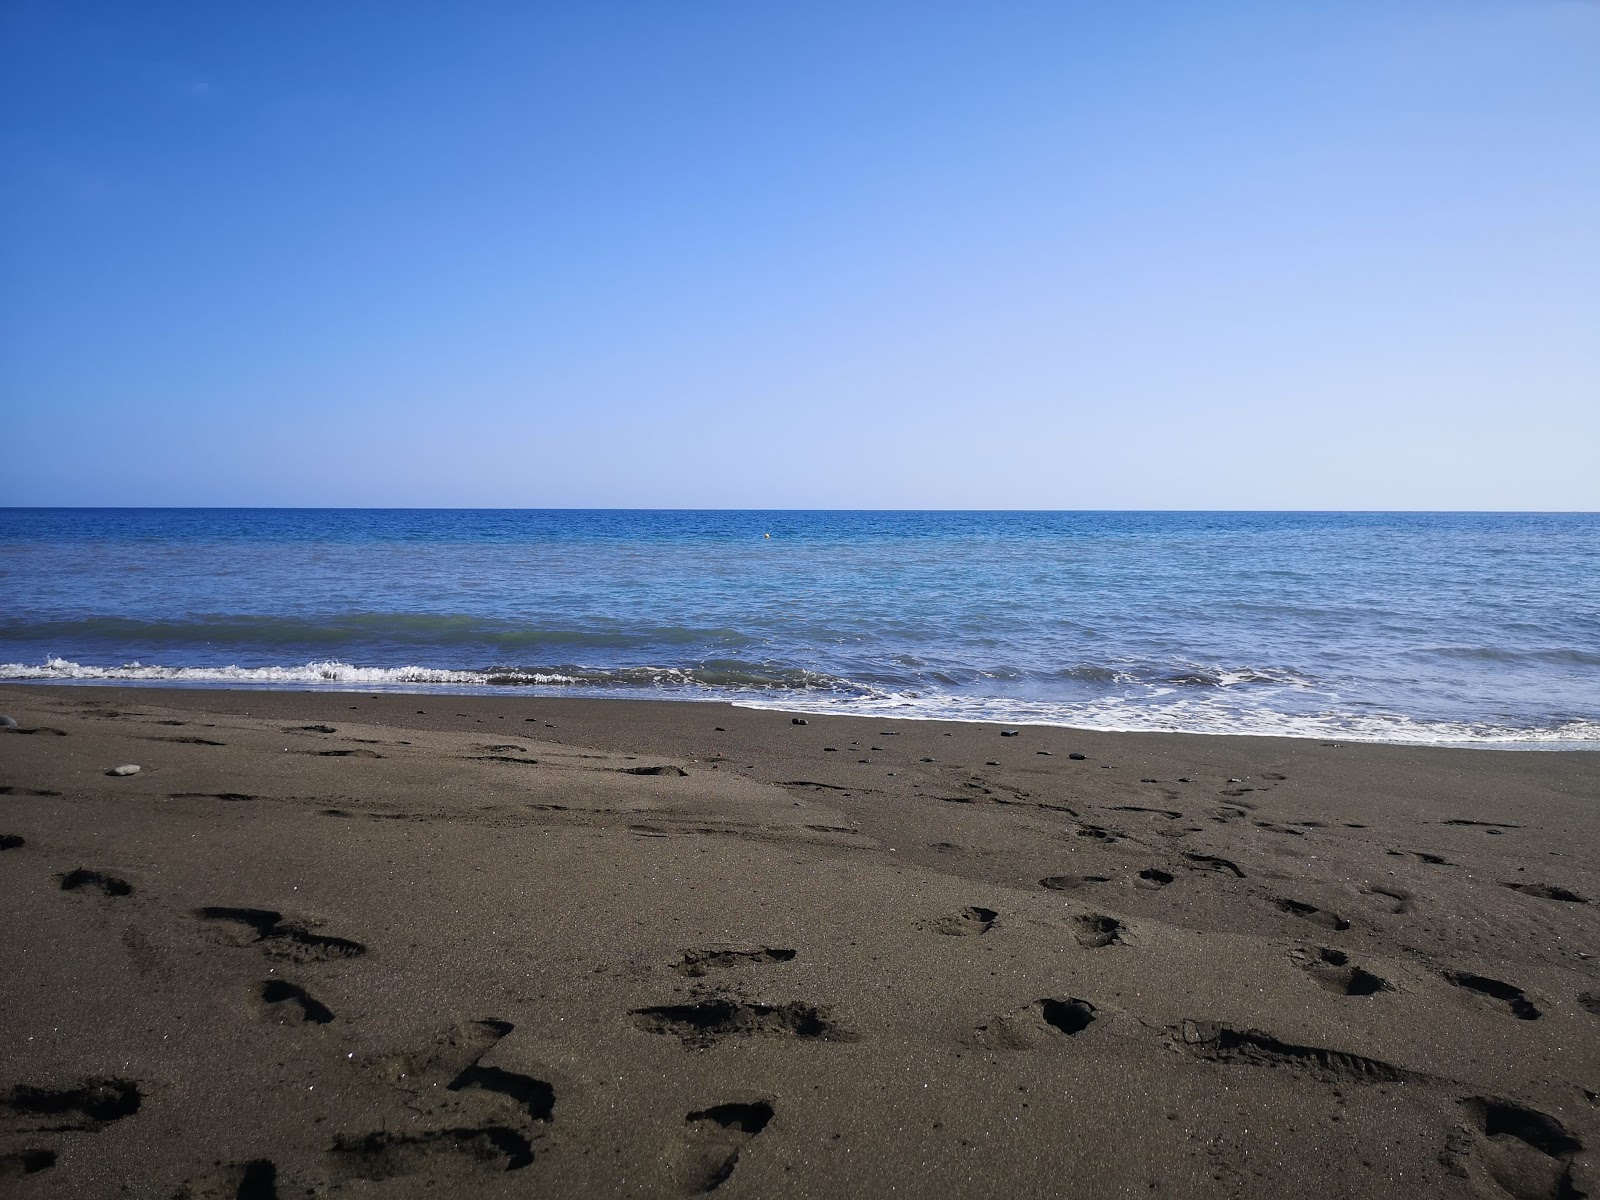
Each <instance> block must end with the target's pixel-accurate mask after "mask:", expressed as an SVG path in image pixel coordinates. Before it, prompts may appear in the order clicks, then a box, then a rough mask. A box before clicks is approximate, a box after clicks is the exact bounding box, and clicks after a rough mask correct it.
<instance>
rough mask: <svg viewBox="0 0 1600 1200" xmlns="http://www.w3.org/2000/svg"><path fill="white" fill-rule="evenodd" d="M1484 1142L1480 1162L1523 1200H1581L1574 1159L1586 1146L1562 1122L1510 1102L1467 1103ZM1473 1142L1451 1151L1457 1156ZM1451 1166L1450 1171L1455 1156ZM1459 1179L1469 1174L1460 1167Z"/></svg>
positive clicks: (1478, 1100) (1457, 1170)
mask: <svg viewBox="0 0 1600 1200" xmlns="http://www.w3.org/2000/svg"><path fill="white" fill-rule="evenodd" d="M1462 1106H1463V1107H1464V1108H1465V1109H1466V1111H1467V1114H1468V1116H1469V1117H1470V1118H1471V1121H1472V1124H1473V1126H1474V1127H1475V1129H1476V1131H1477V1133H1478V1134H1479V1135H1481V1137H1482V1144H1481V1147H1480V1149H1479V1157H1480V1159H1481V1161H1482V1162H1483V1165H1484V1167H1485V1169H1486V1170H1487V1171H1488V1173H1489V1175H1490V1177H1491V1178H1493V1179H1494V1181H1495V1182H1496V1183H1498V1184H1499V1185H1500V1186H1501V1187H1502V1188H1504V1189H1505V1190H1506V1191H1507V1192H1509V1193H1511V1195H1513V1196H1516V1197H1518V1198H1519V1200H1577V1198H1578V1197H1580V1196H1582V1195H1583V1194H1584V1193H1582V1192H1580V1191H1578V1189H1577V1187H1576V1186H1575V1185H1574V1183H1573V1179H1572V1160H1573V1159H1574V1158H1575V1157H1577V1155H1578V1154H1579V1153H1581V1152H1582V1150H1583V1143H1582V1142H1580V1141H1579V1140H1578V1139H1577V1138H1575V1137H1573V1136H1572V1134H1570V1133H1568V1132H1567V1130H1566V1128H1565V1127H1564V1126H1563V1125H1562V1124H1561V1122H1560V1121H1558V1120H1556V1119H1555V1118H1554V1117H1551V1116H1547V1115H1546V1114H1544V1113H1542V1112H1539V1111H1538V1110H1537V1109H1532V1108H1524V1107H1523V1106H1521V1105H1519V1104H1512V1103H1510V1102H1508V1101H1505V1100H1494V1099H1488V1098H1485V1097H1474V1098H1472V1099H1469V1100H1465V1101H1463V1102H1462ZM1469 1145H1470V1143H1467V1144H1464V1145H1463V1144H1457V1145H1456V1146H1453V1147H1451V1148H1450V1150H1453V1151H1454V1152H1455V1154H1454V1157H1456V1158H1457V1159H1458V1160H1459V1157H1460V1156H1461V1155H1462V1154H1464V1153H1465V1151H1466V1150H1467V1148H1468V1146H1469ZM1445 1161H1446V1165H1447V1166H1450V1165H1451V1164H1450V1151H1447V1157H1446V1160H1445ZM1452 1169H1453V1170H1454V1172H1455V1173H1456V1174H1465V1173H1466V1172H1465V1170H1464V1169H1463V1168H1461V1167H1460V1166H1454V1167H1452Z"/></svg>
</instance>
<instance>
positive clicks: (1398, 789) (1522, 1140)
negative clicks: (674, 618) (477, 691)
mask: <svg viewBox="0 0 1600 1200" xmlns="http://www.w3.org/2000/svg"><path fill="white" fill-rule="evenodd" d="M419 709H420V710H424V711H422V712H419V711H418V710H419ZM0 711H3V712H9V713H10V714H12V715H13V716H15V717H16V718H17V719H18V721H19V722H20V725H21V730H0V845H3V846H4V849H3V850H0V893H3V897H4V909H3V911H4V920H5V924H4V930H3V935H0V1193H4V1194H6V1195H13V1194H14V1195H17V1196H21V1197H46V1196H72V1197H110V1196H118V1195H133V1196H153V1197H174V1196H188V1197H245V1198H247V1200H260V1198H262V1197H271V1196H278V1197H284V1198H287V1197H297V1196H307V1195H348V1196H366V1195H374V1196H379V1195H381V1196H421V1195H430V1196H439V1195H462V1196H502V1195H504V1196H523V1195H526V1196H583V1195H588V1196H592V1195H639V1196H656V1195H660V1196H672V1195H695V1194H699V1193H702V1192H705V1191H708V1190H713V1189H714V1190H715V1191H716V1192H717V1194H718V1195H719V1196H727V1197H736V1196H778V1195H807V1196H861V1197H866V1196H879V1195H888V1194H895V1195H910V1196H1073V1197H1095V1196H1252V1197H1281V1196H1301V1195H1315V1196H1318V1197H1332V1196H1348V1197H1382V1196H1403V1197H1407V1198H1415V1197H1418V1196H1481V1197H1504V1196H1513V1197H1523V1198H1527V1197H1535V1198H1543V1197H1577V1196H1580V1195H1583V1194H1585V1193H1588V1194H1590V1195H1592V1196H1600V1166H1597V1149H1600V1096H1597V1093H1600V959H1596V958H1595V957H1593V956H1594V955H1595V954H1597V953H1600V903H1597V902H1596V901H1597V900H1600V870H1597V867H1596V862H1597V860H1596V843H1597V840H1600V839H1597V833H1600V755H1595V754H1578V753H1567V754H1538V753H1506V752H1494V751H1469V750H1436V749H1411V748H1399V747H1388V746H1362V745H1339V746H1333V745H1328V744H1324V743H1319V742H1310V741H1298V740H1287V739H1270V738H1221V737H1187V736H1178V735H1146V734H1104V733H1084V732H1077V731H1071V730H1063V729H1043V728H1031V727H1028V728H1023V729H1022V731H1021V733H1020V735H1019V736H1017V737H1008V738H1002V737H1001V736H1000V727H999V726H995V725H958V724H942V723H930V722H903V721H895V720H890V719H883V720H879V719H859V718H848V719H847V718H830V717H809V718H808V719H807V720H808V723H807V724H805V725H794V724H792V723H791V721H790V718H789V716H788V715H787V714H781V713H771V712H756V711H749V710H742V709H734V708H730V707H727V706H724V705H716V704H665V703H649V702H632V701H575V700H551V699H544V698H540V697H537V696H533V697H530V696H528V695H527V694H525V693H518V694H514V695H506V696H503V697H501V696H494V697H457V696H437V695H433V696H406V695H385V696H383V697H381V698H371V697H369V696H367V695H364V694H332V693H315V694H309V693H292V692H220V691H157V690H147V689H109V688H108V689H84V688H24V687H10V688H4V689H0ZM718 726H721V727H722V730H720V731H719V730H718V728H717V727H718ZM306 727H325V728H306ZM28 730H33V731H34V732H31V733H29V732H26V731H28ZM56 731H59V732H56ZM1040 751H1048V752H1049V753H1048V755H1046V754H1042V753H1040ZM1072 753H1079V754H1082V755H1084V756H1085V757H1084V758H1082V759H1074V758H1070V757H1068V756H1069V754H1072ZM123 763H137V764H139V765H140V766H142V768H143V770H141V771H140V772H139V773H138V774H136V775H132V776H128V777H125V778H113V777H110V776H108V775H106V774H105V772H106V771H107V770H108V769H109V768H111V767H115V766H117V765H119V764H123ZM662 768H664V770H662ZM1180 779H1187V780H1188V782H1179V780H1180Z"/></svg>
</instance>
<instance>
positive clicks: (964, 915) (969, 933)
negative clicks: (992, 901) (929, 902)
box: [920, 906, 1000, 937]
mask: <svg viewBox="0 0 1600 1200" xmlns="http://www.w3.org/2000/svg"><path fill="white" fill-rule="evenodd" d="M999 916H1000V914H999V913H997V912H996V911H995V910H994V909H992V908H979V907H977V906H973V907H972V908H963V909H962V910H961V911H960V912H958V913H951V914H950V915H949V916H947V917H940V918H939V919H938V920H936V921H924V922H922V923H921V925H920V928H922V929H931V930H932V931H933V932H934V933H942V934H946V935H947V936H950V937H973V936H976V935H978V934H984V933H988V932H989V930H991V929H993V928H994V923H995V921H996V920H997V919H998V918H999Z"/></svg>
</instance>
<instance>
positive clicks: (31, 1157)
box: [0, 1150, 56, 1182]
mask: <svg viewBox="0 0 1600 1200" xmlns="http://www.w3.org/2000/svg"><path fill="white" fill-rule="evenodd" d="M55 1165H56V1152H55V1151H54V1150H16V1151H13V1152H12V1153H10V1154H0V1182H4V1181H6V1180H8V1179H21V1178H22V1177H23V1176H25V1175H37V1174H38V1173H39V1172H40V1171H48V1170H49V1169H50V1168H51V1167H53V1166H55Z"/></svg>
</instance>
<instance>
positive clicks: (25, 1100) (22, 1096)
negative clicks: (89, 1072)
mask: <svg viewBox="0 0 1600 1200" xmlns="http://www.w3.org/2000/svg"><path fill="white" fill-rule="evenodd" d="M143 1101H144V1094H143V1093H142V1092H141V1091H140V1090H139V1085H138V1084H137V1083H134V1082H133V1081H132V1080H131V1079H115V1078H94V1079H85V1080H83V1081H82V1082H81V1083H79V1084H78V1085H77V1086H75V1087H36V1086H33V1085H31V1084H19V1085H17V1086H16V1087H14V1088H12V1089H11V1091H10V1092H8V1093H6V1094H5V1095H4V1096H3V1097H0V1108H5V1109H8V1110H10V1112H11V1114H12V1118H13V1120H18V1119H20V1120H21V1121H28V1120H29V1119H30V1118H32V1119H44V1120H46V1121H47V1127H48V1128H49V1129H50V1130H52V1131H93V1130H99V1129H104V1128H105V1127H106V1126H107V1125H109V1124H111V1123H112V1122H113V1121H120V1120H122V1119H123V1118H124V1117H131V1116H133V1114H134V1113H136V1112H138V1111H139V1105H140V1104H141V1103H143Z"/></svg>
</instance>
